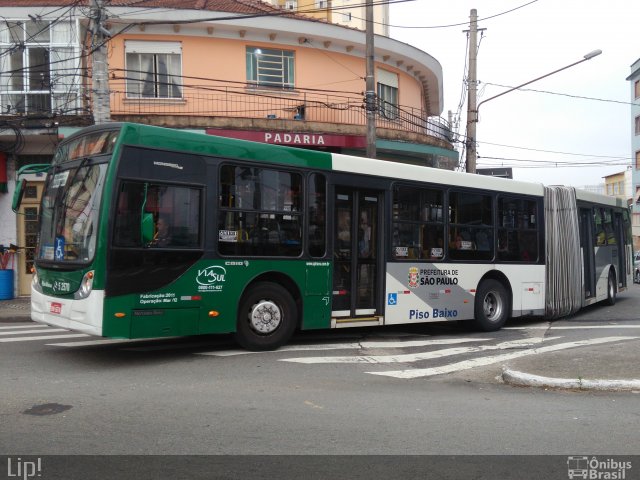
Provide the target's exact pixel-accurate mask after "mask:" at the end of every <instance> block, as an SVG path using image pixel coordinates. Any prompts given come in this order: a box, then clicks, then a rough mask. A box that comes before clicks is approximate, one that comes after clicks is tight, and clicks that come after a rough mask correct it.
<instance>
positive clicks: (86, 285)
mask: <svg viewBox="0 0 640 480" xmlns="http://www.w3.org/2000/svg"><path fill="white" fill-rule="evenodd" d="M92 288H93V270H90V271H88V272H87V273H85V274H84V277H82V282H81V283H80V288H79V289H78V290H77V291H76V293H74V294H73V298H75V299H76V300H82V299H83V298H87V297H88V296H89V294H90V293H91V289H92Z"/></svg>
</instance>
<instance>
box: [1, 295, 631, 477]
mask: <svg viewBox="0 0 640 480" xmlns="http://www.w3.org/2000/svg"><path fill="white" fill-rule="evenodd" d="M550 325H551V327H552V328H551V330H549V326H550ZM563 325H564V326H567V325H568V326H581V327H582V326H598V327H603V328H598V329H594V328H591V329H584V328H567V329H565V330H561V329H560V330H557V331H556V330H554V328H555V327H560V326H563ZM620 325H625V326H626V327H625V328H626V330H625V332H624V334H625V335H627V336H629V335H630V334H631V332H632V333H633V334H636V336H637V335H640V287H638V286H634V287H633V288H632V289H631V291H629V292H626V293H623V294H621V295H620V296H619V299H618V304H617V305H616V306H614V307H600V306H596V307H593V308H589V309H587V310H585V311H584V312H582V313H580V314H579V315H576V316H575V317H572V318H571V319H568V320H563V321H560V322H553V324H549V323H548V322H543V321H541V320H540V319H529V320H519V321H516V322H512V323H511V324H510V325H509V326H510V327H512V328H508V329H504V330H501V331H499V332H495V333H490V334H487V333H479V332H473V331H470V330H468V329H466V328H465V327H464V326H462V325H459V324H444V325H443V324H436V325H421V326H415V325H413V326H404V327H390V328H383V329H348V330H341V331H330V332H312V333H304V334H300V335H297V336H296V337H295V338H294V340H293V341H292V342H291V344H290V345H288V346H287V347H285V348H283V349H281V350H279V351H277V352H266V353H249V352H244V351H239V350H237V348H236V346H235V345H234V344H233V343H232V342H231V340H230V338H228V337H219V336H218V337H197V338H183V339H163V340H151V341H127V342H124V341H110V342H104V341H102V340H100V339H96V338H94V337H66V335H68V334H69V332H64V331H54V330H57V329H53V328H51V327H44V326H38V325H36V324H33V323H31V322H6V321H5V322H3V323H0V342H1V343H0V364H1V365H2V369H1V370H0V396H1V397H2V401H1V402H0V421H1V428H0V452H4V453H6V454H7V455H16V456H23V457H24V456H28V455H32V456H33V455H163V454H167V453H170V454H180V455H318V454H330V455H560V456H567V455H573V454H576V453H581V454H584V455H591V456H592V455H605V454H615V455H622V456H625V455H635V454H637V452H638V451H639V449H638V447H639V446H640V433H639V432H638V428H637V426H638V421H639V416H640V414H639V413H638V412H639V411H640V409H639V408H638V407H639V406H640V393H639V392H634V391H632V392H582V391H558V390H549V389H538V388H515V387H512V386H509V385H505V384H504V383H503V382H502V381H501V380H500V378H499V376H500V372H501V369H502V367H503V365H504V363H505V362H507V363H508V362H509V360H500V358H505V357H498V356H500V355H505V354H512V353H513V352H523V351H525V350H526V351H527V352H530V353H531V355H529V353H527V354H526V355H524V356H522V357H520V358H518V359H517V364H518V366H519V367H520V368H525V367H526V366H527V365H528V364H529V363H530V364H531V365H536V362H538V363H539V364H541V365H544V364H545V361H544V359H545V357H544V355H547V354H546V353H539V354H537V353H535V350H536V349H539V348H540V346H541V345H542V344H541V343H540V342H544V343H543V345H545V346H548V345H560V344H569V343H571V342H576V341H587V340H589V341H591V340H594V339H602V338H609V337H612V336H614V335H619V334H620ZM605 327H606V328H605ZM558 332H561V337H562V338H556V333H558ZM558 337H560V335H558ZM97 341H98V342H97ZM629 342H635V343H627V346H629V345H634V346H635V347H637V346H638V345H640V344H639V343H638V340H637V339H636V340H633V339H631V340H629ZM611 345H618V343H615V342H614V343H613V344H611ZM608 346H609V344H601V345H596V346H590V345H588V344H585V345H584V346H579V347H576V348H572V350H573V351H575V352H578V351H579V352H580V355H581V356H583V357H588V356H589V352H590V349H591V348H593V349H596V348H600V349H607V348H608ZM635 347H634V348H635ZM609 350H612V348H610V349H609ZM635 350H638V349H637V348H635ZM594 351H595V350H594ZM549 355H552V354H549ZM494 357H495V358H497V360H496V361H493V360H486V359H487V358H489V359H492V358H494ZM549 358H552V357H549ZM635 360H637V357H636V358H635V359H631V358H629V359H628V361H629V362H630V363H632V364H633V365H629V367H630V368H635V370H634V372H637V371H638V367H637V362H635ZM556 361H557V359H556ZM616 368H617V369H618V370H617V371H619V370H620V368H622V367H620V365H617V366H616ZM416 371H418V372H420V374H418V375H416V374H415V372H416ZM397 372H405V373H400V374H398V373H397ZM406 372H414V373H412V374H407V373H406ZM636 378H637V377H636ZM563 462H564V464H565V467H566V460H563ZM639 463H640V462H639ZM637 470H638V471H640V465H638V468H637ZM452 478H455V477H452ZM564 478H566V477H564ZM627 478H630V477H628V476H627Z"/></svg>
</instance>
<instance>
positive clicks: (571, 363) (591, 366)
mask: <svg viewBox="0 0 640 480" xmlns="http://www.w3.org/2000/svg"><path fill="white" fill-rule="evenodd" d="M616 336H624V337H631V338H630V339H625V340H620V341H617V342H612V343H606V344H602V345H590V346H584V347H576V348H569V349H566V350H561V351H557V352H546V353H541V354H539V355H531V356H528V357H523V358H518V359H515V360H511V361H508V362H505V365H504V366H503V372H502V380H503V381H504V382H505V383H506V384H508V385H514V386H526V387H541V388H549V389H554V388H555V389H565V390H592V391H633V392H638V393H640V338H635V339H633V337H639V336H640V329H636V330H629V331H624V332H622V333H619V334H616Z"/></svg>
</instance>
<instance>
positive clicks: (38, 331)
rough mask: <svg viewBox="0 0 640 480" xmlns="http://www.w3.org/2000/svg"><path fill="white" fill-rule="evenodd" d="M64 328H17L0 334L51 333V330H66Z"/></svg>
mask: <svg viewBox="0 0 640 480" xmlns="http://www.w3.org/2000/svg"><path fill="white" fill-rule="evenodd" d="M68 331H69V330H67V329H66V328H50V329H48V330H19V331H17V332H0V335H23V334H25V333H43V332H46V333H53V332H68Z"/></svg>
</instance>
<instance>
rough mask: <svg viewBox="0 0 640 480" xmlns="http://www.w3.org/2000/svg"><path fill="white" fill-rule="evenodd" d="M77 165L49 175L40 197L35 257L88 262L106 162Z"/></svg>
mask: <svg viewBox="0 0 640 480" xmlns="http://www.w3.org/2000/svg"><path fill="white" fill-rule="evenodd" d="M88 161H89V160H88V159H85V160H83V161H82V162H81V163H80V165H78V166H76V167H73V168H69V169H65V170H56V171H54V172H53V173H51V174H50V175H49V179H48V182H47V185H46V186H45V191H44V195H43V200H42V211H41V222H40V243H39V245H40V248H39V250H38V252H37V255H36V258H37V259H38V260H46V261H51V262H63V263H64V262H73V263H88V262H90V261H91V260H92V259H93V256H94V254H95V247H96V236H97V230H98V209H99V206H100V198H101V196H102V186H103V181H104V174H105V171H106V168H107V165H106V164H98V165H89V164H88Z"/></svg>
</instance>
